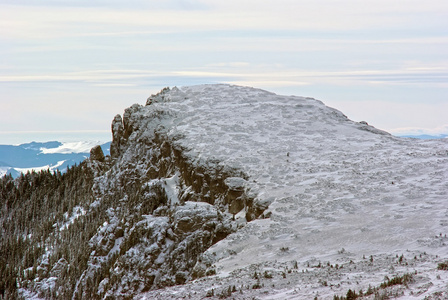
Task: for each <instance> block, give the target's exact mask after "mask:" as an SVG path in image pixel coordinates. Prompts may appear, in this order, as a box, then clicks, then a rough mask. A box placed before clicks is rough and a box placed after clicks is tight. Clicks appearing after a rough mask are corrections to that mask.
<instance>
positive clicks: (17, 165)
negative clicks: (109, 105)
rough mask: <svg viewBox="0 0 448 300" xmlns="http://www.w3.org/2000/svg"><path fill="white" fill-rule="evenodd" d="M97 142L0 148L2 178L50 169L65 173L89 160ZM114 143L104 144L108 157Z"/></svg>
mask: <svg viewBox="0 0 448 300" xmlns="http://www.w3.org/2000/svg"><path fill="white" fill-rule="evenodd" d="M95 145H98V143H97V142H74V143H61V142H57V141H52V142H45V143H40V142H31V143H26V144H21V145H0V176H3V175H5V174H11V175H12V176H13V177H17V176H20V174H21V173H22V172H24V173H26V172H27V171H31V170H35V171H40V170H47V169H50V171H56V170H59V171H61V172H65V170H66V169H67V167H68V166H72V165H74V164H79V163H80V162H81V161H83V160H84V159H85V158H87V157H89V153H90V149H91V148H92V147H93V146H95ZM109 147H110V142H108V143H105V144H102V145H101V148H102V149H103V152H104V154H105V155H108V154H109Z"/></svg>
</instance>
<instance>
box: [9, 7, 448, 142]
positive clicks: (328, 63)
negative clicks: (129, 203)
mask: <svg viewBox="0 0 448 300" xmlns="http://www.w3.org/2000/svg"><path fill="white" fill-rule="evenodd" d="M202 83H232V84H240V85H248V86H253V87H258V88H262V89H267V90H270V91H273V92H276V93H279V94H286V95H292V94H293V95H299V96H309V97H314V98H317V99H320V100H322V101H323V102H324V103H326V104H327V105H329V106H332V107H335V108H337V109H339V110H341V111H342V112H344V113H345V114H346V115H347V116H348V117H349V118H351V119H353V120H355V121H361V120H365V121H367V122H369V124H372V125H374V126H375V127H377V128H381V129H384V130H387V131H390V132H395V133H397V132H399V133H407V132H410V133H418V132H428V133H432V134H434V133H448V126H447V124H448V117H447V116H448V113H447V112H448V1H446V0H427V1H421V0H419V1H414V0H396V1H390V0H387V1H386V0H375V1H372V0H363V1H359V0H275V1H274V0H272V1H271V0H267V1H260V0H258V1H252V0H239V1H234V0H226V1H222V0H220V1H217V0H211V1H206V0H204V1H196V0H190V1H188V0H168V1H148V0H141V1H140V0H130V1H121V0H120V1H118V0H107V1H106V0H78V1H71V0H0V110H1V118H0V144H8V143H18V142H27V141H31V140H41V141H45V140H49V139H59V140H62V139H66V140H68V139H72V140H73V139H93V138H94V139H100V140H104V141H105V140H109V139H110V133H109V132H110V122H111V120H112V119H113V117H114V115H115V114H117V113H122V112H123V110H124V109H125V108H126V107H128V106H130V105H132V104H133V103H141V104H143V103H144V102H145V100H146V98H147V97H148V96H149V95H150V94H152V93H156V92H158V91H159V90H161V89H162V88H163V87H165V86H170V87H172V86H182V85H192V84H202ZM403 128H407V129H403Z"/></svg>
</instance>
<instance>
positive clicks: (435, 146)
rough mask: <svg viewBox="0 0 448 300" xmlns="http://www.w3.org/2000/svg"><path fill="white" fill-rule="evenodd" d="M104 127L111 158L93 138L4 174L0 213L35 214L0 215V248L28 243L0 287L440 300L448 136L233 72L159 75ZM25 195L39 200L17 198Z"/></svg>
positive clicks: (447, 213) (447, 220)
mask: <svg viewBox="0 0 448 300" xmlns="http://www.w3.org/2000/svg"><path fill="white" fill-rule="evenodd" d="M112 135H113V141H112V143H111V147H110V156H106V157H104V155H103V152H102V151H101V148H100V147H95V148H94V149H92V151H91V155H90V159H87V160H86V161H84V162H83V163H82V164H81V165H80V166H77V167H74V168H72V169H70V170H68V171H67V174H54V175H52V174H49V172H48V174H47V173H45V172H44V173H45V174H40V173H39V174H29V175H26V176H25V175H24V176H21V177H19V178H17V179H15V181H14V182H13V179H12V178H10V177H4V178H3V179H2V191H3V195H10V194H11V193H16V194H15V195H19V194H20V197H19V199H18V200H16V202H14V201H12V200H11V201H10V200H8V199H10V198H11V199H12V196H11V197H10V196H5V197H4V198H5V199H6V200H5V201H3V199H2V215H1V221H2V224H6V223H5V222H6V221H7V220H10V219H11V218H12V217H16V216H17V215H20V216H21V218H27V219H30V220H35V222H34V224H42V225H39V226H40V227H38V228H34V227H33V226H32V225H31V224H30V225H25V226H19V225H16V227H17V228H16V227H14V226H13V225H10V226H9V227H8V226H6V225H4V227H5V228H7V231H6V232H7V234H13V233H15V234H16V236H19V238H17V239H11V238H4V237H2V250H3V251H6V250H8V249H9V250H10V249H11V248H12V247H16V246H17V245H18V244H20V245H24V246H26V247H21V248H20V250H19V248H17V250H15V251H16V252H14V253H13V254H8V255H10V258H11V260H12V261H14V263H13V264H10V265H7V266H5V267H4V271H5V272H6V271H8V272H10V273H11V274H12V275H10V276H9V277H7V279H5V280H4V282H3V283H2V284H3V285H2V286H3V287H4V288H3V295H7V294H8V295H17V296H23V297H25V298H35V299H38V298H45V299H47V298H48V299H50V298H54V299H67V298H72V299H130V298H136V299H203V298H207V297H208V298H210V299H218V298H220V299H223V298H229V299H316V298H317V299H355V298H359V299H386V298H387V297H388V298H401V299H412V298H415V299H423V298H425V297H426V298H425V299H446V298H447V297H448V290H447V286H448V271H446V269H448V267H445V266H446V265H447V264H448V246H447V243H448V238H447V236H446V234H448V229H447V228H448V209H447V203H448V181H447V175H448V140H447V139H440V140H415V139H409V138H398V137H394V136H392V135H390V134H388V133H387V132H384V131H382V130H379V129H377V128H375V127H373V126H370V125H368V123H367V122H354V121H351V120H349V119H348V118H347V117H346V116H345V115H344V114H343V113H341V112H340V111H338V110H336V109H333V108H330V107H327V106H325V105H324V104H323V103H322V102H321V101H319V100H315V99H313V98H305V97H297V96H281V95H276V94H274V93H270V92H267V91H263V90H259V89H254V88H249V87H241V86H231V85H200V86H190V87H182V88H177V87H174V88H171V89H170V88H165V89H163V90H162V91H161V92H160V93H158V94H156V95H152V96H151V97H149V98H148V99H147V101H146V103H145V104H144V105H140V104H134V105H132V106H131V107H129V108H127V109H126V110H125V111H124V113H123V115H122V116H121V115H117V116H116V117H115V118H114V119H113V121H112ZM27 176H28V177H27ZM52 176H55V178H53V177H52ZM81 177H82V178H83V179H82V180H81ZM30 182H31V183H33V184H31V185H32V186H33V187H35V188H37V190H30V191H28V188H27V187H28V186H30ZM43 182H47V183H46V185H45V184H43ZM12 183H13V184H12ZM44 187H46V188H45V189H44ZM48 187H51V188H48ZM19 190H20V191H22V192H20V191H19ZM55 191H58V192H57V193H55ZM33 197H34V198H33ZM39 197H40V198H39ZM16 198H17V196H16ZM32 199H40V200H39V201H41V202H42V205H43V207H45V206H48V207H51V209H50V210H49V211H43V212H40V211H39V213H37V214H36V212H34V213H33V211H32V210H29V211H28V210H26V212H25V213H24V212H23V211H21V210H20V208H19V207H18V206H17V204H15V203H19V202H20V203H21V204H20V205H21V206H22V207H23V205H33V203H34V202H32ZM33 201H37V200H33ZM13 202H14V203H13ZM64 203H65V204H64ZM6 207H7V208H8V210H5V209H6ZM36 209H37V208H36ZM36 222H38V223H36ZM39 222H40V223H39ZM14 224H15V223H14ZM24 224H28V223H26V222H25V223H24ZM17 247H18V246H17ZM29 247H31V248H29ZM5 249H6V250H5ZM14 249H15V248H14ZM30 249H31V250H30ZM20 257H22V259H20ZM23 257H25V258H26V259H23ZM5 274H6V273H5ZM8 274H9V273H8ZM14 274H18V275H14ZM9 279H11V280H15V281H14V283H15V285H16V289H15V288H14V286H13V285H11V282H10V281H8V280H9ZM0 291H1V290H0ZM353 297H355V298H353ZM381 297H382V298H381Z"/></svg>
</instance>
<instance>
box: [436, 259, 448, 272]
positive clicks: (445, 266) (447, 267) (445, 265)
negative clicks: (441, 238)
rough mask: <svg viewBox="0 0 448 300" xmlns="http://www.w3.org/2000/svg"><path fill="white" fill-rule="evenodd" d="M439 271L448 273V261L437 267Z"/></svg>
mask: <svg viewBox="0 0 448 300" xmlns="http://www.w3.org/2000/svg"><path fill="white" fill-rule="evenodd" d="M437 270H443V271H448V261H445V262H441V263H439V264H438V265H437Z"/></svg>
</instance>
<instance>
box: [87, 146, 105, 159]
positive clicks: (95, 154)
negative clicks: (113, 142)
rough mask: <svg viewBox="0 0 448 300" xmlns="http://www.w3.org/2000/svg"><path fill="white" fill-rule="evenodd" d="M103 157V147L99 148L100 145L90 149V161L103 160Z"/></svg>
mask: <svg viewBox="0 0 448 300" xmlns="http://www.w3.org/2000/svg"><path fill="white" fill-rule="evenodd" d="M104 158H105V157H104V153H103V149H101V146H99V145H97V146H95V147H93V148H92V149H91V150H90V160H92V161H94V160H97V161H100V162H103V161H104Z"/></svg>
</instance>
